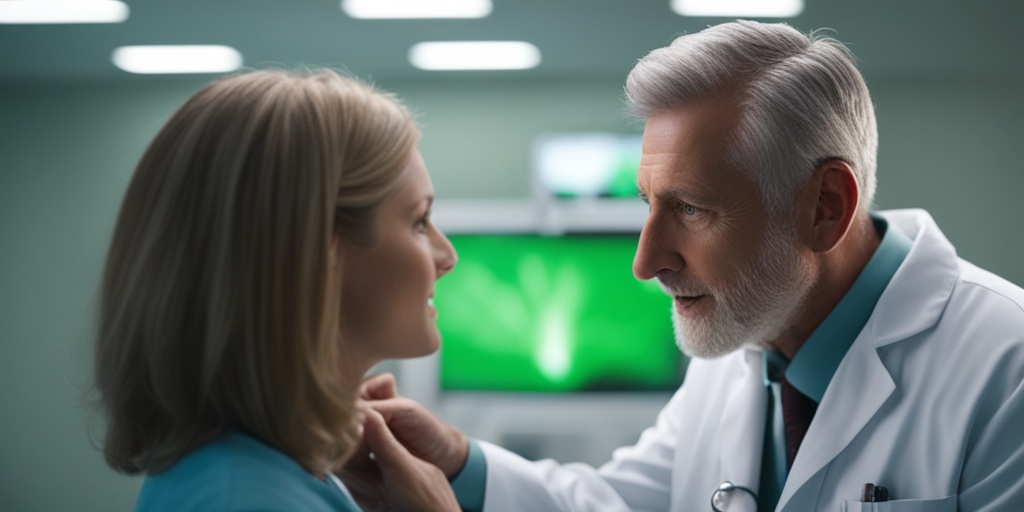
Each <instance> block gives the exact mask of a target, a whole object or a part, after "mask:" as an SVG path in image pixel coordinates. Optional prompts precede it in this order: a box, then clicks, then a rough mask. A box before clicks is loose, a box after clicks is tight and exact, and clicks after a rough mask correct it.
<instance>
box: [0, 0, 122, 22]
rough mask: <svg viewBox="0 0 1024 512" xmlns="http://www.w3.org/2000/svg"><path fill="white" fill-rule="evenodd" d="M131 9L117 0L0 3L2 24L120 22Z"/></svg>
mask: <svg viewBox="0 0 1024 512" xmlns="http://www.w3.org/2000/svg"><path fill="white" fill-rule="evenodd" d="M126 19H128V6H127V5H125V3H124V2H119V1H117V0H0V23H4V24H8V23H121V22H122V21H124V20H126Z"/></svg>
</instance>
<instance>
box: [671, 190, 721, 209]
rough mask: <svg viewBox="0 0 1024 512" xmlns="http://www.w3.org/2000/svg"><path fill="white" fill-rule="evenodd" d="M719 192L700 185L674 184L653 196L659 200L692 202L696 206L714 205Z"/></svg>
mask: <svg viewBox="0 0 1024 512" xmlns="http://www.w3.org/2000/svg"><path fill="white" fill-rule="evenodd" d="M719 197H720V196H719V194H716V193H714V192H713V191H710V190H706V189H704V188H701V187H680V186H674V187H670V188H666V189H663V190H661V191H659V192H658V193H657V194H655V198H656V199H658V200H661V201H680V200H681V201H683V202H686V203H693V204H695V205H697V206H703V205H714V204H717V203H718V202H719V200H720V199H719Z"/></svg>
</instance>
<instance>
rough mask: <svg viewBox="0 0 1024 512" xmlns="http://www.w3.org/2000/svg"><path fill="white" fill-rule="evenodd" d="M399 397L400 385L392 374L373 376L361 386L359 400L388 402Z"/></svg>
mask: <svg viewBox="0 0 1024 512" xmlns="http://www.w3.org/2000/svg"><path fill="white" fill-rule="evenodd" d="M397 396H398V384H396V383H395V376H394V375H392V374H390V373H378V374H376V375H371V376H369V377H367V378H366V379H365V380H363V383H362V385H361V386H359V398H362V399H363V400H386V399H388V398H395V397H397Z"/></svg>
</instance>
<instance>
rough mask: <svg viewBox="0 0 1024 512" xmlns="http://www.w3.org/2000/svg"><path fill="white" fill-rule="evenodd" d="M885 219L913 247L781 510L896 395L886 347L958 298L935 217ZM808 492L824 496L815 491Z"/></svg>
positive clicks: (843, 372)
mask: <svg viewBox="0 0 1024 512" xmlns="http://www.w3.org/2000/svg"><path fill="white" fill-rule="evenodd" d="M880 213H881V214H882V215H883V216H884V217H885V218H886V220H888V221H889V225H890V229H892V228H895V229H900V230H901V231H903V232H904V233H905V234H906V235H907V236H908V237H909V238H910V239H911V240H912V241H913V245H912V246H911V248H910V252H909V253H908V254H907V257H906V259H905V260H904V262H903V264H902V265H901V266H900V268H899V269H898V270H897V271H896V274H895V275H893V278H892V281H890V283H889V286H888V287H887V288H886V290H885V291H884V292H883V293H882V296H881V297H880V298H879V300H878V304H877V305H876V306H875V311H874V313H873V315H872V318H871V319H870V320H869V321H868V323H867V325H865V326H864V329H863V330H862V331H861V333H860V335H858V336H857V339H856V340H855V341H854V342H853V345H852V346H851V347H850V350H849V351H848V352H847V354H846V356H845V357H844V358H843V362H842V363H841V364H840V365H839V368H838V369H836V373H835V375H834V376H833V378H832V381H831V383H830V384H829V386H828V388H827V389H826V390H825V395H824V397H823V398H822V402H821V405H820V407H819V408H818V411H817V413H816V414H815V420H814V421H813V422H812V423H811V426H810V428H809V429H808V431H807V434H806V437H805V438H804V442H803V443H802V444H801V447H800V452H799V453H798V454H797V457H796V460H795V461H794V462H793V467H792V469H791V470H790V473H789V477H788V478H787V480H786V485H785V487H784V488H783V490H782V496H781V498H780V499H779V506H778V507H777V508H776V510H780V511H781V510H786V507H787V506H788V505H789V503H790V501H791V500H792V499H793V498H794V495H795V494H796V493H797V491H800V490H801V488H802V487H804V486H805V485H815V482H817V485H820V482H821V481H822V478H820V477H819V478H815V477H816V475H818V474H819V473H820V472H821V471H822V469H823V468H824V467H826V466H827V465H828V464H829V463H830V462H831V461H832V460H833V459H835V457H836V456H837V455H838V454H839V453H841V452H842V451H843V450H844V449H845V448H846V447H847V446H848V445H849V444H850V442H851V441H852V440H853V439H854V438H855V437H856V436H857V434H858V433H860V431H861V430H862V429H863V428H864V426H865V425H866V424H867V423H868V422H869V421H870V420H871V418H872V417H874V415H875V414H876V413H877V412H878V410H879V408H881V406H882V404H883V403H885V401H886V400H887V399H888V398H889V396H890V395H891V394H892V393H893V391H894V390H895V388H896V385H895V382H894V380H893V378H892V375H890V373H889V371H888V370H887V369H886V367H885V364H884V363H883V361H882V359H881V357H880V356H879V352H878V349H879V348H881V347H884V346H887V345H890V344H893V343H897V342H899V341H902V340H905V339H907V338H909V337H911V336H913V335H915V334H917V333H919V332H922V331H924V330H926V329H928V328H930V327H932V326H933V325H935V324H936V323H937V322H938V320H939V318H940V317H941V315H942V312H943V310H944V309H945V307H946V303H947V302H948V301H949V298H950V294H951V293H952V290H953V285H954V283H955V281H956V278H957V275H958V273H959V271H958V263H957V258H956V251H955V250H954V249H953V246H952V244H951V243H950V242H949V241H948V240H947V239H946V238H945V236H944V235H943V234H942V232H941V231H940V230H939V228H938V226H936V225H935V221H934V220H933V219H932V218H931V216H930V215H928V214H927V213H926V212H924V211H922V210H896V211H889V212H880ZM849 394H855V395H856V396H848V395H849ZM758 430H759V429H758ZM806 492H809V493H810V494H811V495H814V496H816V495H817V494H818V492H817V491H815V490H812V489H807V490H806ZM798 506H803V505H802V504H800V505H798V504H796V503H794V510H796V508H797V507H798Z"/></svg>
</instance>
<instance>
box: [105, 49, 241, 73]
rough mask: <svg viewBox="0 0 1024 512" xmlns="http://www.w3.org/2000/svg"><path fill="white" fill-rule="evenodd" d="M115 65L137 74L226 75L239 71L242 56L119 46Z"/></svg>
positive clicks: (232, 51)
mask: <svg viewBox="0 0 1024 512" xmlns="http://www.w3.org/2000/svg"><path fill="white" fill-rule="evenodd" d="M112 59H113V61H114V65H116V66H117V67H119V68H121V69H123V70H125V71H127V72H129V73H140V74H177V73H226V72H229V71H234V70H236V69H238V68H240V67H242V54H241V53H239V52H238V50H236V49H234V48H231V47H230V46H220V45H163V46H122V47H120V48H118V49H116V50H114V54H113V55H112Z"/></svg>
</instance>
